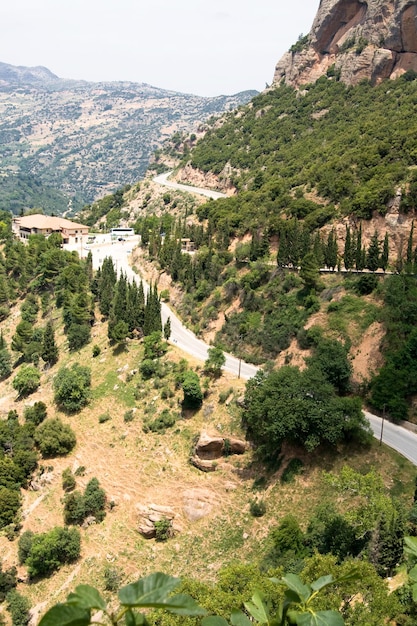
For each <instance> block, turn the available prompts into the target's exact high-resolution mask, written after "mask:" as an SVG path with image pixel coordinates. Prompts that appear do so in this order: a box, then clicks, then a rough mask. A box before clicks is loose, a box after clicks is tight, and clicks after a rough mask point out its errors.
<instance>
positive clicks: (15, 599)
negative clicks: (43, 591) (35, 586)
mask: <svg viewBox="0 0 417 626" xmlns="http://www.w3.org/2000/svg"><path fill="white" fill-rule="evenodd" d="M6 599H7V608H8V610H9V612H10V615H11V618H12V626H27V624H29V621H30V613H29V609H30V602H29V600H28V599H27V598H26V597H25V596H22V594H21V593H19V592H18V591H16V590H15V589H13V590H12V591H10V592H9V593H8V594H7V598H6Z"/></svg>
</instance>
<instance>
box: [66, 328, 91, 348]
mask: <svg viewBox="0 0 417 626" xmlns="http://www.w3.org/2000/svg"><path fill="white" fill-rule="evenodd" d="M67 339H68V347H69V349H70V350H71V352H74V351H75V350H80V349H81V348H82V347H83V346H85V345H86V344H87V343H88V342H89V341H90V339H91V328H90V326H88V325H87V324H71V326H70V327H69V328H68V331H67Z"/></svg>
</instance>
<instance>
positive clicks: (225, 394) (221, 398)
mask: <svg viewBox="0 0 417 626" xmlns="http://www.w3.org/2000/svg"><path fill="white" fill-rule="evenodd" d="M232 393H233V387H229V389H226V390H225V391H221V392H220V393H219V402H220V404H224V403H225V402H226V400H227V398H228V397H229V396H230V395H231V394H232Z"/></svg>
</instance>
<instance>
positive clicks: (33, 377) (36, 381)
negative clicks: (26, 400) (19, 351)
mask: <svg viewBox="0 0 417 626" xmlns="http://www.w3.org/2000/svg"><path fill="white" fill-rule="evenodd" d="M40 383H41V375H40V372H39V370H38V368H37V367H35V366H34V365H22V366H21V368H20V369H19V371H18V373H17V374H16V376H15V377H14V379H13V382H12V386H13V389H15V390H16V391H17V392H18V394H19V396H21V397H25V396H28V395H30V394H31V393H34V392H35V391H36V390H37V388H38V387H39V385H40Z"/></svg>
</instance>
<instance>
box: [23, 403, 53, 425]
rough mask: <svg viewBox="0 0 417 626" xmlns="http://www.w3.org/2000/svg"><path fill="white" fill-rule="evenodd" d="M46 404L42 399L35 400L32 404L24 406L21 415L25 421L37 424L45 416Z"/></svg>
mask: <svg viewBox="0 0 417 626" xmlns="http://www.w3.org/2000/svg"><path fill="white" fill-rule="evenodd" d="M46 415H47V410H46V404H45V403H44V402H42V401H40V402H35V404H34V405H33V406H27V407H25V409H24V411H23V417H24V418H25V420H26V421H27V422H32V424H35V426H39V424H41V423H42V422H43V421H44V419H45V418H46Z"/></svg>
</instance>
